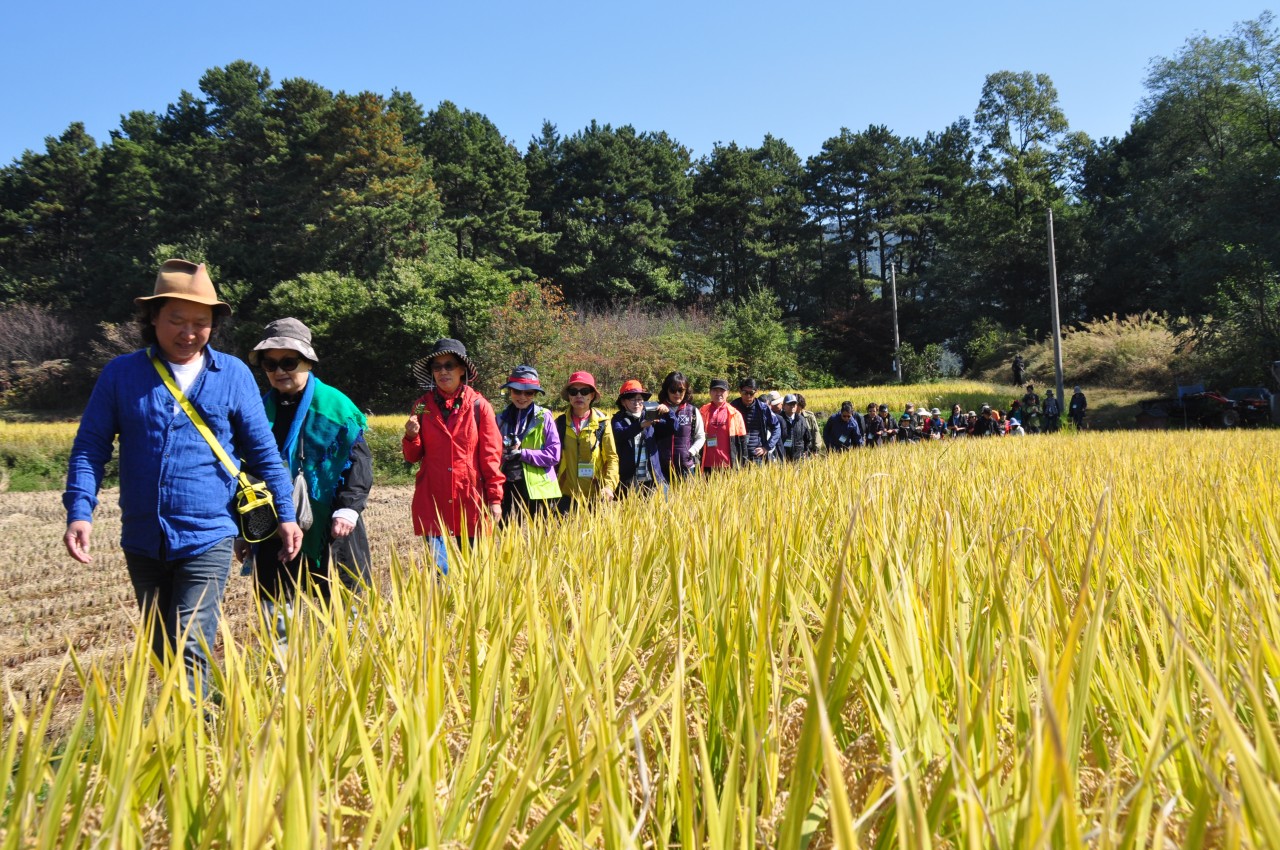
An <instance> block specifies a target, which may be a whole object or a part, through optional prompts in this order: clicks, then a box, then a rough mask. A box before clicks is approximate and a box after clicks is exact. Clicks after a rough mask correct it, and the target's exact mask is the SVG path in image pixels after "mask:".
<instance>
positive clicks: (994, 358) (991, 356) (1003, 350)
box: [962, 316, 1027, 375]
mask: <svg viewBox="0 0 1280 850" xmlns="http://www.w3.org/2000/svg"><path fill="white" fill-rule="evenodd" d="M1026 339H1027V333H1026V331H1025V330H1024V329H1023V328H1017V329H1016V330H1010V329H1008V328H1006V327H1005V326H1004V325H1002V324H1000V323H999V322H997V321H996V320H995V319H992V318H988V317H986V316H984V317H982V318H980V319H978V320H977V321H976V322H974V323H973V324H972V325H971V326H970V328H969V333H968V334H967V335H966V337H965V339H964V341H963V344H962V350H963V351H964V359H965V364H966V365H967V366H968V369H969V372H970V373H971V374H975V375H976V374H978V373H982V372H990V371H993V370H996V369H1005V368H1007V366H1008V361H1009V360H1011V359H1012V358H1013V355H1014V354H1016V353H1018V351H1019V350H1021V349H1022V347H1023V345H1024V344H1025V343H1026Z"/></svg>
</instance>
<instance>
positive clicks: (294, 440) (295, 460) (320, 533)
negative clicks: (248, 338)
mask: <svg viewBox="0 0 1280 850" xmlns="http://www.w3.org/2000/svg"><path fill="white" fill-rule="evenodd" d="M279 399H280V394H279V393H277V392H276V391H275V390H274V389H273V390H268V391H267V394H266V395H264V396H263V397H262V403H263V406H264V407H265V408H266V411H267V419H268V420H269V421H270V422H271V423H272V424H273V425H274V424H275V421H276V410H277V403H278V402H279ZM366 425H367V422H366V420H365V416H364V413H362V412H361V411H360V408H358V407H356V405H355V403H354V402H353V401H351V399H349V398H347V397H346V396H345V395H343V394H342V393H341V392H339V391H338V390H335V389H334V388H333V387H331V386H329V385H328V384H325V383H324V382H322V381H321V380H320V379H319V378H317V377H316V376H315V375H312V376H311V377H309V378H308V379H307V386H306V389H304V390H303V392H302V398H301V399H299V401H298V412H297V414H296V415H295V416H294V418H293V424H292V425H291V426H290V428H289V434H288V436H287V437H286V439H285V444H284V449H282V450H281V458H282V459H283V460H284V461H285V462H286V463H288V465H289V475H290V477H291V478H292V476H294V475H296V474H297V473H298V470H299V467H301V470H302V476H303V478H305V479H306V482H307V490H308V491H309V492H310V495H311V513H312V516H313V517H314V522H313V524H312V526H311V529H310V530H309V531H307V533H306V535H305V536H303V538H302V552H303V554H304V555H306V556H307V557H308V558H312V559H315V560H318V559H319V558H320V555H321V553H322V552H323V551H324V547H325V545H326V544H327V541H328V539H329V524H330V521H331V520H332V518H333V497H334V495H335V494H336V493H337V490H338V485H339V484H340V483H341V482H342V475H343V473H345V472H346V471H347V467H348V466H350V464H351V448H352V447H353V446H354V445H355V444H356V442H357V441H358V440H359V439H360V435H361V434H363V433H364V430H365V427H366Z"/></svg>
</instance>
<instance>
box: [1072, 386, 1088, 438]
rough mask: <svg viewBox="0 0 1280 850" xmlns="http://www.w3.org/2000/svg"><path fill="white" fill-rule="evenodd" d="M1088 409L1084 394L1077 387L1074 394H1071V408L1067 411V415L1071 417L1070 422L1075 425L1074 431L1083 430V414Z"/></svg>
mask: <svg viewBox="0 0 1280 850" xmlns="http://www.w3.org/2000/svg"><path fill="white" fill-rule="evenodd" d="M1088 409H1089V401H1088V399H1086V398H1085V397H1084V393H1083V392H1081V391H1080V388H1079V387H1076V388H1075V392H1073V393H1072V394H1071V406H1070V407H1069V408H1068V410H1067V415H1068V416H1070V417H1071V421H1072V422H1073V423H1075V426H1076V429H1077V430H1079V429H1081V428H1084V414H1085V411H1087V410H1088Z"/></svg>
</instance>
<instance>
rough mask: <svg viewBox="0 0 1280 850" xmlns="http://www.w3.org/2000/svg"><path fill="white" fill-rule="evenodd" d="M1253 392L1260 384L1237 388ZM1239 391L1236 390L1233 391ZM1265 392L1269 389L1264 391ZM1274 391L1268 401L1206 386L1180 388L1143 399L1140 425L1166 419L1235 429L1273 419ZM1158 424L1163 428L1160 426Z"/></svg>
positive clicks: (1166, 421)
mask: <svg viewBox="0 0 1280 850" xmlns="http://www.w3.org/2000/svg"><path fill="white" fill-rule="evenodd" d="M1236 389H1237V390H1243V391H1244V393H1243V394H1244V395H1246V396H1247V395H1249V394H1250V392H1249V391H1251V390H1254V389H1262V388H1260V387H1237V388H1236ZM1232 392H1233V393H1234V392H1236V390H1232ZM1264 392H1265V390H1264ZM1269 396H1270V393H1268V398H1267V399H1266V400H1264V399H1262V398H1260V397H1255V398H1240V399H1237V398H1233V397H1230V396H1229V395H1223V394H1222V393H1220V392H1217V391H1215V390H1206V389H1204V387H1202V386H1188V387H1178V395H1177V397H1175V398H1161V399H1153V400H1150V401H1143V402H1140V404H1141V406H1142V412H1141V413H1140V414H1138V418H1139V421H1140V424H1142V425H1145V426H1147V427H1151V426H1152V425H1153V424H1154V423H1156V422H1159V421H1160V420H1164V422H1165V423H1166V424H1167V423H1173V424H1184V425H1197V426H1200V427H1204V428H1234V427H1236V426H1237V425H1241V424H1249V425H1261V424H1264V423H1266V422H1268V421H1270V419H1271V401H1270V398H1269ZM1155 427H1160V426H1159V425H1156V426H1155Z"/></svg>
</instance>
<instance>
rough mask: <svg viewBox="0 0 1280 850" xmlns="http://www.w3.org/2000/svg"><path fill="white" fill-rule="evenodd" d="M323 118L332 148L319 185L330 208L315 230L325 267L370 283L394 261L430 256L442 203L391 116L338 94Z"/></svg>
mask: <svg viewBox="0 0 1280 850" xmlns="http://www.w3.org/2000/svg"><path fill="white" fill-rule="evenodd" d="M327 117H328V119H329V121H328V126H327V127H326V128H325V134H326V139H327V140H328V142H329V143H330V144H331V145H332V146H333V149H332V154H331V157H330V158H328V159H327V161H324V162H323V163H322V170H321V172H320V178H319V179H320V180H321V182H322V184H323V186H324V189H323V196H324V199H325V201H326V202H327V203H328V205H329V208H328V215H327V217H326V220H325V221H324V222H323V223H321V224H320V225H318V228H319V229H320V231H321V239H322V241H323V243H324V244H325V245H326V246H327V250H328V257H327V258H326V259H327V262H328V265H329V266H330V267H332V268H335V269H340V270H343V271H345V272H347V273H350V274H352V275H355V276H371V275H377V274H379V273H381V272H382V271H383V270H385V269H387V268H389V267H390V266H391V265H392V264H393V263H395V262H397V261H402V260H412V259H421V258H426V257H428V256H429V255H430V249H431V246H432V245H433V243H434V244H438V241H439V240H438V235H439V227H438V222H439V218H440V201H439V197H438V195H437V193H436V191H435V187H434V185H433V184H432V182H431V178H430V172H429V169H428V167H427V163H426V161H425V160H424V159H423V157H422V154H421V153H419V152H418V151H417V149H416V148H414V147H413V146H411V145H409V144H407V143H406V142H405V140H404V135H403V133H402V132H401V129H400V121H399V117H398V116H397V114H396V113H394V112H391V111H390V110H388V109H387V106H386V102H385V101H384V100H383V99H382V98H381V97H379V96H378V95H375V94H371V93H368V92H365V93H362V94H358V95H346V94H340V95H338V96H337V98H336V99H335V101H334V104H333V108H332V109H331V110H329V112H328V113H327Z"/></svg>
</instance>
